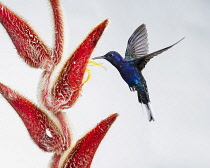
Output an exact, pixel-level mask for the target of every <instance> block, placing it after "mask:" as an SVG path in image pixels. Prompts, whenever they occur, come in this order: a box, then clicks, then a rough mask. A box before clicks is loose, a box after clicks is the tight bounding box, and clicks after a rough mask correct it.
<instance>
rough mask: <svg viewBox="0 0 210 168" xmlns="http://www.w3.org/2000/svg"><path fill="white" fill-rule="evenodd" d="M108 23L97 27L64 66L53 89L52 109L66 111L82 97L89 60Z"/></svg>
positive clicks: (106, 21)
mask: <svg viewBox="0 0 210 168" xmlns="http://www.w3.org/2000/svg"><path fill="white" fill-rule="evenodd" d="M107 23H108V20H105V21H103V22H102V23H101V24H99V25H98V26H97V27H95V28H94V29H93V31H92V32H91V33H90V34H89V35H88V36H87V38H86V39H85V40H84V41H83V42H82V43H81V44H80V46H79V47H78V48H77V49H76V51H75V52H74V53H73V54H72V56H71V57H70V58H69V59H68V60H67V62H66V63H65V65H64V66H63V68H62V70H61V72H60V74H59V76H58V78H57V80H56V81H55V83H54V85H53V88H52V92H51V96H52V101H51V102H52V103H53V104H52V105H50V106H51V108H54V109H55V110H57V109H59V110H60V109H66V108H69V107H71V106H72V105H73V104H74V103H75V102H76V100H77V98H78V97H79V95H80V90H81V88H82V82H83V77H84V73H85V69H86V67H87V63H88V60H89V58H90V55H91V53H92V51H93V49H94V48H95V46H96V44H97V42H98V40H99V39H100V37H101V35H102V33H103V31H104V29H105V27H106V26H107Z"/></svg>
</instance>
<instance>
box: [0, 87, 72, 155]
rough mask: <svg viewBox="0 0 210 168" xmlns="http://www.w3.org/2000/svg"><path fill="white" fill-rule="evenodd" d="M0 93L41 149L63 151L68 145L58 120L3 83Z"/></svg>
mask: <svg viewBox="0 0 210 168" xmlns="http://www.w3.org/2000/svg"><path fill="white" fill-rule="evenodd" d="M0 93H1V94H2V95H3V96H4V98H5V99H6V100H7V101H8V102H9V103H10V104H11V106H12V107H13V108H14V109H15V111H16V112H17V113H18V115H19V116H20V118H21V119H22V121H23V122H24V124H25V126H26V128H27V130H28V132H29V134H30V136H31V138H32V139H33V140H34V142H35V143H36V144H37V145H38V146H39V147H40V148H41V149H43V150H44V151H47V152H51V151H53V152H61V151H64V150H65V149H66V148H67V147H68V146H67V145H66V143H65V137H64V136H63V132H62V128H61V126H60V125H59V122H58V121H55V120H52V119H51V118H50V117H49V116H48V115H47V114H46V113H45V112H44V111H42V110H41V109H39V108H38V107H37V106H35V105H34V104H33V103H32V102H30V101H29V100H27V99H26V98H24V97H23V96H21V95H19V94H18V93H17V92H15V91H13V90H12V89H10V88H9V87H7V86H5V85H3V84H1V83H0ZM60 118H62V116H61V117H60ZM69 143H70V142H69Z"/></svg>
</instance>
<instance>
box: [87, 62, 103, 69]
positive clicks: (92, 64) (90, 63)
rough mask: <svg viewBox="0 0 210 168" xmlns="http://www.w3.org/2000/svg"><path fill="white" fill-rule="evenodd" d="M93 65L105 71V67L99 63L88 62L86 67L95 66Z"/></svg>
mask: <svg viewBox="0 0 210 168" xmlns="http://www.w3.org/2000/svg"><path fill="white" fill-rule="evenodd" d="M95 65H98V66H100V67H102V68H104V69H105V70H106V67H105V66H103V64H101V63H99V62H96V61H93V60H89V62H88V66H95Z"/></svg>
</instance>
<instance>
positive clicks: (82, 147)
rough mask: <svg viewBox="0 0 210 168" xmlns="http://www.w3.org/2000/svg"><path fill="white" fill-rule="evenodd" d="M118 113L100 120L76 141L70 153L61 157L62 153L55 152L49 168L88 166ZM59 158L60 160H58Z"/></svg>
mask: <svg viewBox="0 0 210 168" xmlns="http://www.w3.org/2000/svg"><path fill="white" fill-rule="evenodd" d="M117 116H118V114H117V113H115V114H112V115H111V116H109V117H107V118H106V119H104V120H102V121H101V122H100V123H99V124H98V125H97V126H96V127H95V128H93V129H92V130H91V131H90V132H89V133H87V134H86V135H85V136H84V137H83V138H81V139H80V140H78V141H77V143H76V145H75V146H74V147H73V149H72V150H71V151H70V153H69V154H68V155H67V156H65V155H64V158H62V157H63V156H62V155H58V154H55V155H54V156H53V158H52V163H51V168H57V167H62V168H89V167H90V165H91V163H92V160H93V157H94V154H95V152H96V150H97V148H98V146H99V144H100V143H101V141H102V139H103V137H104V136H105V135H106V133H107V131H108V130H109V128H110V127H111V125H112V124H113V122H114V121H115V120H116V118H117ZM60 159H61V161H62V162H59V160H60Z"/></svg>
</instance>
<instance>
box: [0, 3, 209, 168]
mask: <svg viewBox="0 0 210 168" xmlns="http://www.w3.org/2000/svg"><path fill="white" fill-rule="evenodd" d="M1 2H2V3H4V4H5V5H7V6H8V7H10V9H12V10H13V11H15V12H16V13H18V14H19V15H20V16H23V17H24V18H25V19H26V20H27V21H28V22H29V24H30V25H31V26H33V27H34V29H35V31H36V32H37V33H38V34H39V35H40V36H41V37H42V38H43V40H44V41H45V42H46V43H47V44H48V45H49V46H52V37H53V35H52V30H53V26H52V18H51V15H50V14H51V11H50V7H49V4H48V1H47V0H27V1H25V0H1ZM61 3H62V5H63V10H64V15H65V23H66V26H65V28H66V39H67V43H66V44H67V45H66V47H67V48H66V50H67V52H66V53H65V58H67V57H68V56H69V55H70V53H72V52H73V51H74V49H75V48H76V47H77V46H78V44H79V43H80V42H81V41H82V40H83V39H84V37H86V35H87V34H88V33H89V32H90V30H91V29H92V28H93V27H94V26H96V25H97V24H98V23H100V22H101V21H103V20H104V19H106V18H109V20H110V23H109V25H108V27H107V29H106V31H105V32H104V34H103V37H102V39H101V40H100V42H99V43H98V45H97V48H96V49H95V51H94V52H93V54H92V57H94V56H99V55H104V54H105V53H106V52H108V51H110V50H116V51H118V52H119V53H121V54H122V55H124V52H125V49H126V45H127V40H128V38H129V37H130V35H131V34H132V33H133V31H134V30H135V29H136V28H137V27H138V26H139V25H140V24H142V23H145V24H146V25H147V29H148V35H149V36H148V39H149V47H150V52H153V51H156V50H159V49H161V48H164V47H166V46H168V45H171V44H173V43H174V42H176V41H178V40H179V39H181V38H182V37H186V38H185V39H184V40H183V41H182V42H181V43H179V44H178V45H177V46H175V47H173V48H172V49H170V50H168V51H166V52H164V53H163V54H161V55H159V56H158V57H155V58H153V59H152V60H151V61H150V62H149V63H148V64H147V66H146V69H145V70H144V71H143V74H144V76H145V79H146V80H147V84H148V89H149V93H150V99H151V103H152V107H153V109H154V115H155V119H156V121H155V122H151V123H149V122H148V119H147V115H146V113H145V112H143V111H142V108H141V105H140V104H139V103H138V101H137V95H136V93H132V92H130V90H129V88H128V86H127V84H126V83H125V82H124V81H123V80H122V79H121V77H120V75H119V73H118V72H117V70H116V69H115V68H114V67H112V66H111V64H109V63H108V62H106V61H105V60H101V61H100V62H101V63H103V64H104V66H106V67H107V71H105V70H104V69H102V68H100V67H91V70H92V78H91V80H90V81H89V82H88V83H87V84H86V85H85V86H84V87H83V91H82V96H81V97H80V98H79V100H78V102H77V103H76V104H75V106H74V107H73V108H71V109H68V110H65V111H66V112H67V113H68V117H69V120H70V123H71V128H72V132H73V135H74V137H73V138H74V141H76V140H77V139H78V138H81V137H82V136H83V135H84V134H85V132H87V131H89V130H90V129H91V128H93V127H94V126H95V125H96V123H98V122H99V121H100V120H102V119H104V118H106V117H107V116H109V115H110V114H112V113H119V117H118V118H117V120H116V122H115V123H114V124H113V126H112V127H111V129H110V130H109V132H108V134H107V135H106V137H105V138H104V140H103V141H102V143H101V145H100V147H99V148H98V150H97V153H96V155H95V157H94V160H93V162H92V166H91V167H92V168H130V167H132V168H168V167H170V168H177V167H178V168H197V167H201V168H209V167H210V110H209V107H208V106H209V105H208V104H209V100H210V95H209V89H210V87H209V86H210V77H209V76H210V68H209V64H210V54H209V53H210V47H209V44H210V24H209V21H210V10H209V8H210V2H209V1H207V0H202V1H198V0H185V1H183V0H176V1H166V0H162V1H160V0H157V1H151V0H129V1H128V0H127V1H120V0H89V1H85V0H80V1H79V0H78V1H76V0H61ZM0 60H1V61H0V81H1V82H2V83H4V84H6V85H8V86H9V87H11V88H13V89H15V90H16V91H18V92H19V93H21V94H22V95H24V96H26V97H27V98H29V99H30V100H32V101H33V102H35V103H37V97H36V94H37V91H36V89H37V84H38V81H39V78H40V75H41V72H42V70H37V69H33V68H30V67H29V66H27V65H26V64H25V63H24V62H23V61H22V59H20V58H19V56H18V54H17V52H16V50H15V47H14V45H13V44H12V42H11V41H10V39H9V37H8V35H7V33H6V32H5V30H4V29H3V27H2V26H0ZM0 149H1V152H0V162H1V167H4V168H13V167H15V168H19V167H21V168H28V167H30V168H46V167H48V164H49V162H50V158H51V156H52V154H51V153H45V152H43V151H41V150H40V149H39V148H38V147H37V146H36V145H35V144H34V143H33V142H32V140H31V139H30V137H29V135H28V132H27V130H26V128H25V127H24V125H23V123H22V121H21V120H20V118H19V117H18V115H17V114H16V112H15V111H14V110H13V109H12V108H11V107H10V105H9V104H8V103H7V102H6V101H5V100H4V98H3V97H0Z"/></svg>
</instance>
